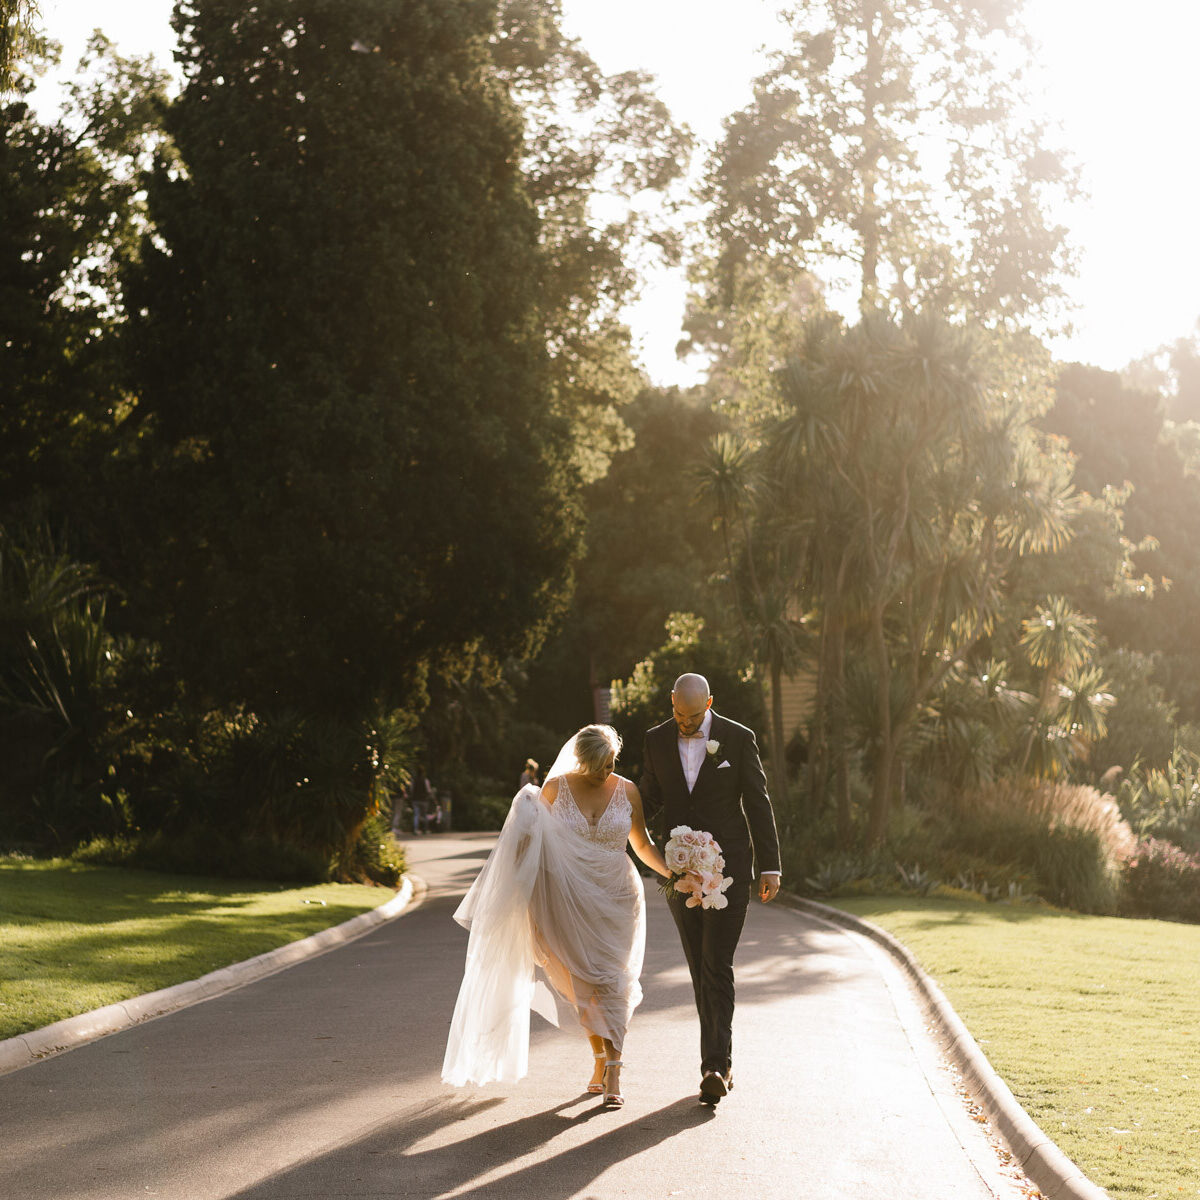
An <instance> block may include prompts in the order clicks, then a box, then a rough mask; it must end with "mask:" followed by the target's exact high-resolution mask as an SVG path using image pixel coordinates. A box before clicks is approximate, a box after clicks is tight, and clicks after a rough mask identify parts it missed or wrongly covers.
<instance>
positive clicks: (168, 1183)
mask: <svg viewBox="0 0 1200 1200" xmlns="http://www.w3.org/2000/svg"><path fill="white" fill-rule="evenodd" d="M490 844H491V839H490V838H489V837H488V836H487V835H480V834H475V835H471V834H467V835H462V836H454V835H445V836H431V837H425V838H421V839H419V840H416V841H410V842H409V851H410V862H411V863H412V865H413V869H414V870H415V871H416V872H417V873H418V874H419V875H421V876H422V877H423V878H424V879H426V880H427V881H428V883H429V890H428V892H427V893H426V894H425V895H424V897H423V899H422V900H421V901H420V903H419V904H417V905H416V907H414V908H412V909H410V911H409V912H408V913H407V914H405V915H404V916H403V917H401V918H400V919H398V920H396V921H394V922H392V923H391V924H389V925H386V926H383V927H381V928H380V929H378V930H377V931H375V932H373V933H371V934H369V935H368V936H366V937H364V938H362V939H361V940H359V941H357V942H354V943H352V944H351V945H349V946H346V947H344V948H342V949H339V950H336V951H333V952H331V953H329V954H326V955H323V956H322V957H320V958H316V959H314V960H312V961H310V962H307V963H303V964H301V965H299V966H296V967H292V968H290V969H289V970H286V971H283V972H281V973H280V974H278V975H274V976H271V977H270V978H267V979H264V980H261V981H260V982H258V983H256V984H253V985H251V986H249V987H246V988H244V989H242V990H240V991H237V992H233V993H230V994H228V995H226V996H222V997H219V998H217V999H214V1000H210V1001H207V1002H205V1003H203V1004H199V1005H196V1006H194V1007H192V1008H189V1009H185V1010H183V1011H181V1012H178V1013H175V1014H173V1015H171V1016H168V1017H164V1018H161V1019H159V1020H156V1021H151V1022H148V1023H147V1024H145V1025H142V1026H139V1027H137V1028H135V1029H131V1030H129V1031H127V1032H125V1033H121V1034H116V1035H114V1036H112V1037H108V1038H104V1039H103V1040H101V1041H98V1042H95V1043H92V1044H91V1045H88V1046H83V1047H80V1048H79V1049H77V1050H73V1051H71V1052H69V1053H67V1054H63V1055H60V1056H58V1057H57V1058H53V1059H48V1060H46V1061H44V1062H41V1063H38V1064H36V1065H35V1066H32V1067H28V1068H26V1069H24V1070H21V1071H18V1072H16V1073H14V1074H11V1075H7V1076H4V1077H0V1200H133V1198H138V1197H146V1196H161V1197H170V1198H172V1200H300V1198H314V1200H342V1198H347V1200H350V1198H352V1200H365V1198H368V1197H417V1198H420V1200H435V1198H436V1200H451V1198H454V1200H467V1198H468V1197H469V1198H472V1200H476V1198H478V1200H483V1198H485V1197H486V1198H488V1200H494V1198H508V1197H520V1198H526V1197H530V1198H532V1197H536V1198H538V1200H568V1198H574V1197H578V1198H588V1200H614V1198H616V1197H632V1198H637V1200H667V1198H670V1197H682V1198H684V1200H693V1198H694V1200H708V1198H710V1197H711V1198H714V1200H809V1198H811V1200H989V1198H993V1197H997V1196H999V1197H1003V1198H1005V1200H1007V1198H1009V1197H1014V1196H1017V1195H1020V1194H1021V1192H1020V1190H1019V1188H1018V1185H1017V1184H1015V1183H1014V1182H1013V1181H1011V1180H1010V1179H1008V1178H1007V1177H1006V1176H1005V1175H1004V1174H1003V1173H1002V1172H1001V1171H1000V1170H999V1169H998V1162H997V1160H996V1158H995V1155H994V1154H993V1152H992V1150H991V1148H990V1147H989V1146H988V1144H987V1142H986V1141H985V1139H984V1136H983V1133H982V1131H981V1129H980V1128H979V1126H977V1125H976V1124H975V1123H974V1122H972V1121H971V1120H970V1119H969V1118H968V1116H967V1114H966V1112H965V1109H964V1108H963V1106H962V1105H961V1103H960V1101H959V1099H958V1097H957V1096H956V1094H955V1092H954V1089H953V1085H952V1080H951V1077H950V1075H949V1073H948V1071H946V1070H945V1069H944V1068H943V1067H942V1066H941V1065H940V1061H939V1059H938V1057H937V1054H936V1051H935V1049H934V1048H933V1047H932V1044H931V1043H929V1041H928V1039H927V1038H926V1037H925V1036H923V1035H922V1032H921V1030H922V1022H921V1018H920V1015H919V1013H918V1012H917V1009H916V1006H915V1002H914V1001H913V1000H912V998H911V996H910V994H909V992H908V991H907V988H906V987H905V985H904V984H903V982H902V979H901V977H900V975H899V972H898V971H895V970H894V969H893V968H892V967H891V966H890V963H889V960H888V959H887V958H886V956H885V955H883V954H882V952H880V951H878V950H877V949H876V948H875V947H873V946H872V945H871V944H870V943H868V942H866V940H865V939H860V938H857V937H856V936H854V935H851V934H847V933H845V932H843V931H841V930H838V929H836V928H834V927H832V926H829V925H825V924H823V923H822V922H820V921H818V920H815V919H814V918H811V917H808V916H804V915H802V914H799V913H797V912H793V911H790V910H786V909H782V908H779V907H777V906H775V905H772V906H769V907H765V908H764V907H761V906H759V905H758V904H757V903H755V904H754V905H753V906H752V911H751V914H750V920H749V921H748V923H747V927H746V931H745V934H744V935H743V938H742V943H741V948H740V950H739V955H738V963H737V969H738V985H739V994H738V1011H737V1018H736V1024H735V1061H736V1069H735V1077H736V1082H737V1086H736V1088H735V1090H734V1091H733V1092H732V1094H731V1095H730V1096H729V1097H728V1098H727V1099H726V1100H725V1101H724V1102H723V1103H722V1104H721V1105H720V1106H719V1108H717V1109H716V1110H715V1111H713V1110H710V1109H708V1108H705V1107H703V1106H701V1105H698V1104H697V1103H696V1099H695V1095H696V1085H697V1082H698V1080H697V1071H696V1062H697V1057H698V1035H697V1030H696V1024H695V1014H694V1010H693V1008H692V1000H691V989H690V985H689V982H688V978H687V970H686V967H685V966H684V963H683V958H682V953H681V951H680V949H679V945H678V942H677V940H676V937H675V932H674V928H673V926H672V924H671V921H670V918H669V915H668V914H667V912H666V909H665V906H664V905H663V904H661V903H660V902H658V900H657V897H652V898H651V899H650V903H649V909H650V921H649V934H648V938H649V944H648V947H647V954H646V968H645V973H644V975H643V980H642V982H643V986H644V988H645V991H646V999H645V1001H644V1003H643V1005H642V1007H641V1008H640V1009H639V1010H638V1012H637V1013H636V1014H635V1016H634V1021H633V1025H632V1028H631V1030H630V1033H629V1036H628V1039H627V1042H626V1046H625V1061H626V1063H627V1064H628V1066H627V1068H626V1070H625V1072H624V1079H623V1084H624V1091H625V1095H626V1101H627V1102H626V1107H625V1108H624V1109H623V1110H619V1111H616V1112H609V1111H605V1110H602V1109H601V1108H599V1106H598V1104H597V1101H596V1098H595V1097H590V1096H587V1095H586V1094H585V1093H584V1091H583V1084H584V1083H585V1082H586V1080H587V1076H588V1074H589V1072H590V1067H591V1059H590V1051H589V1049H588V1047H587V1045H586V1043H584V1042H583V1041H582V1039H579V1040H576V1039H575V1038H572V1037H570V1036H567V1035H565V1034H562V1033H559V1032H558V1031H557V1030H553V1029H550V1028H549V1027H547V1026H542V1025H541V1022H540V1021H536V1023H537V1024H538V1026H539V1027H538V1028H537V1029H536V1030H535V1032H534V1036H533V1042H532V1047H531V1053H530V1073H529V1076H528V1077H527V1078H526V1079H524V1080H523V1081H522V1082H521V1083H519V1084H517V1085H515V1086H512V1087H496V1086H492V1087H488V1088H483V1089H463V1090H461V1091H456V1090H454V1089H452V1088H448V1087H445V1086H444V1085H443V1084H442V1083H441V1082H440V1079H439V1071H440V1066H441V1058H442V1051H443V1048H444V1040H445V1035H446V1030H447V1028H448V1025H449V1017H450V1012H451V1010H452V1008H453V1003H454V997H455V994H456V991H457V987H458V980H459V976H460V972H461V968H462V958H463V951H464V949H465V945H466V935H465V933H464V932H463V931H461V930H460V929H459V928H458V927H457V926H456V925H454V924H453V922H452V921H451V920H450V913H451V912H452V911H453V908H454V905H455V903H456V897H457V896H459V895H461V893H462V892H463V891H464V890H465V888H466V886H467V884H468V883H469V881H470V879H471V878H472V877H473V876H474V873H475V871H476V870H477V869H478V866H479V864H480V863H481V862H482V859H483V857H484V855H485V854H486V852H487V849H488V847H489V846H490ZM535 1020H536V1019H535Z"/></svg>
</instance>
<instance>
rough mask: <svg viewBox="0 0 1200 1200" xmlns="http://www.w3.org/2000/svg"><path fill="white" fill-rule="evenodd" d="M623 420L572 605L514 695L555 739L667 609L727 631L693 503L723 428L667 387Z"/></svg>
mask: <svg viewBox="0 0 1200 1200" xmlns="http://www.w3.org/2000/svg"><path fill="white" fill-rule="evenodd" d="M623 416H624V419H625V420H626V421H627V423H628V425H629V428H630V430H631V432H632V434H633V439H634V440H633V445H632V446H630V447H629V448H628V449H626V450H622V451H619V452H618V453H617V454H615V455H614V456H613V459H612V465H611V467H610V468H609V471H608V473H607V474H606V475H605V476H604V477H603V478H602V479H598V480H596V481H595V482H593V483H591V484H589V485H588V486H587V487H586V488H585V489H584V491H583V505H584V511H585V515H586V517H587V530H586V535H585V543H586V549H585V553H584V556H583V558H582V559H581V560H580V563H579V566H578V568H577V570H576V587H575V593H574V596H573V597H572V601H571V607H570V610H569V611H568V613H567V615H566V616H565V618H564V620H563V624H562V627H561V628H560V629H559V630H558V632H557V633H556V634H555V635H554V637H553V638H552V639H551V640H550V641H549V642H548V643H547V645H546V647H545V649H544V650H543V651H542V653H541V654H540V655H539V656H538V659H537V660H536V661H535V662H534V663H532V664H531V668H530V676H529V684H528V686H527V687H524V688H522V689H521V692H520V709H521V711H522V712H523V713H526V714H528V715H532V716H534V717H536V719H538V720H539V721H541V722H542V723H543V724H544V725H546V726H548V727H550V728H551V729H554V730H557V731H559V732H561V734H562V737H560V738H559V742H560V743H561V741H562V738H563V737H565V736H566V735H567V734H568V733H569V732H571V730H572V728H578V727H579V726H580V725H582V724H584V723H586V722H587V721H590V720H592V719H593V718H594V708H593V702H592V692H591V688H592V687H593V686H594V685H596V684H600V685H607V684H608V683H609V682H610V681H611V680H613V679H618V678H625V677H627V676H628V674H629V672H630V671H631V670H632V669H633V667H634V665H635V664H636V663H638V662H640V661H642V660H643V659H645V658H646V656H647V655H649V654H650V653H651V652H652V651H654V650H655V649H656V648H657V647H658V646H659V645H660V643H661V642H662V631H663V623H664V622H665V621H666V620H667V618H668V616H669V615H670V614H671V613H672V612H676V611H683V612H690V613H694V614H696V616H697V617H699V618H700V619H702V620H704V621H705V622H707V624H708V627H709V629H710V630H712V631H713V632H715V633H717V634H720V635H724V634H725V633H727V632H729V631H728V629H727V628H726V626H727V625H728V622H727V621H726V620H725V618H726V612H727V609H726V605H725V603H724V601H723V597H722V594H721V593H722V588H721V587H720V586H717V585H716V584H715V583H714V577H716V576H718V575H719V573H720V571H721V561H722V554H721V545H720V538H719V535H718V534H716V533H715V532H714V530H713V526H712V521H711V519H710V517H709V514H708V513H707V512H706V511H705V510H704V508H703V507H702V506H701V505H699V504H696V503H694V497H693V482H692V470H693V468H695V467H697V466H698V465H699V464H700V462H701V458H702V455H703V449H704V445H705V443H706V442H707V441H708V439H709V438H710V437H712V436H713V435H714V434H715V433H717V432H718V431H719V430H720V429H721V428H723V426H724V424H725V422H724V421H723V419H722V417H721V415H720V414H719V413H717V412H714V411H713V409H712V408H711V407H710V406H709V405H708V404H707V403H706V402H705V401H704V399H703V397H701V396H699V395H697V394H694V393H681V392H678V391H676V390H674V389H669V390H666V391H663V390H660V389H657V388H646V389H645V390H644V391H643V392H642V394H641V396H639V398H638V399H637V400H635V401H634V402H633V403H632V404H630V405H629V406H628V407H627V408H626V409H625V410H624V413H623ZM682 669H690V668H682ZM658 702H659V705H660V707H661V705H662V704H663V703H665V696H660V697H659V701H658ZM731 715H734V716H737V715H738V714H737V713H736V712H735V713H732V714H731ZM739 719H741V718H739Z"/></svg>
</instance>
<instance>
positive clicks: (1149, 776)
mask: <svg viewBox="0 0 1200 1200" xmlns="http://www.w3.org/2000/svg"><path fill="white" fill-rule="evenodd" d="M1116 802H1117V804H1119V805H1120V808H1121V811H1122V812H1123V813H1124V814H1125V817H1126V819H1127V820H1128V822H1129V824H1130V825H1131V826H1132V827H1133V828H1134V830H1136V832H1137V834H1138V835H1139V836H1140V837H1142V838H1162V839H1166V840H1167V841H1171V842H1174V843H1176V844H1177V845H1179V846H1182V847H1183V849H1185V850H1187V851H1188V852H1190V853H1193V854H1194V853H1200V754H1198V753H1196V751H1194V750H1191V749H1188V748H1186V747H1185V746H1182V745H1179V744H1177V745H1176V746H1175V749H1174V750H1173V751H1172V753H1171V756H1170V758H1169V760H1168V761H1167V764H1166V766H1165V767H1163V768H1162V769H1161V770H1160V769H1158V768H1150V769H1147V768H1145V767H1143V766H1141V765H1135V766H1134V768H1133V769H1132V770H1131V771H1130V772H1129V774H1128V775H1127V776H1126V777H1125V778H1124V779H1122V780H1121V783H1120V786H1119V787H1118V788H1117V799H1116Z"/></svg>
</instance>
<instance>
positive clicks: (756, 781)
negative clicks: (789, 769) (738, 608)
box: [641, 673, 780, 1105]
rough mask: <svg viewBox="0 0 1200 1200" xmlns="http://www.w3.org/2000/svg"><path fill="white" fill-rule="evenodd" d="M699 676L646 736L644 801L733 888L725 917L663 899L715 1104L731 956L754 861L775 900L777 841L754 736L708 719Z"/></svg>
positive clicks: (707, 1089) (763, 887) (708, 1093)
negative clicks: (690, 836)
mask: <svg viewBox="0 0 1200 1200" xmlns="http://www.w3.org/2000/svg"><path fill="white" fill-rule="evenodd" d="M712 702H713V701H712V694H711V693H710V691H709V687H708V680H707V679H705V678H704V676H703V675H694V674H690V673H689V674H687V675H681V676H680V677H679V678H678V679H677V680H676V681H675V687H674V688H673V689H672V691H671V711H672V717H671V720H669V721H664V722H663V723H662V724H661V725H656V726H655V727H654V728H653V729H651V730H650V731H649V732H648V733H647V734H646V741H645V746H644V748H643V755H642V761H643V763H644V764H645V766H644V774H643V776H642V782H641V789H642V799H643V801H644V803H645V805H646V815H647V818H648V819H651V820H653V821H654V822H655V824H656V826H657V828H658V829H659V831H660V833H663V834H664V835H669V834H670V831H671V830H672V829H674V828H675V827H676V826H678V825H688V826H690V827H691V828H692V829H700V830H704V831H705V832H706V833H711V834H712V835H713V837H715V838H716V839H717V842H718V844H719V845H720V847H721V853H722V854H723V855H724V858H725V874H726V875H729V876H732V878H733V883H732V884H731V886H730V887H729V890H728V891H727V892H726V893H725V895H726V897H727V898H728V900H729V904H728V907H726V908H723V909H700V908H688V907H687V898H686V897H685V896H679V895H675V896H672V897H671V899H670V900H668V902H667V903H668V904H669V905H670V906H671V915H672V916H673V917H674V918H675V925H676V927H677V928H678V929H679V938H680V941H681V942H682V943H683V953H684V956H685V957H686V958H687V964H688V969H689V970H690V971H691V973H692V988H693V990H694V992H695V995H696V1012H697V1014H698V1015H699V1017H700V1101H701V1103H704V1104H710V1105H712V1104H718V1103H719V1102H720V1101H721V1099H722V1097H724V1096H725V1095H727V1094H728V1092H729V1090H730V1088H732V1087H733V1062H732V1054H733V999H734V987H733V955H734V952H735V951H736V950H737V944H738V938H739V937H741V933H742V926H743V925H744V924H745V921H746V909H747V908H748V907H749V904H750V891H751V885H752V884H753V882H754V870H755V864H756V862H757V867H758V886H757V889H756V890H757V893H758V896H759V899H760V900H762V902H763V903H764V904H765V903H766V902H767V901H769V900H773V899H774V898H775V895H776V893H777V892H778V891H779V881H780V871H779V836H778V834H777V833H776V832H775V814H774V812H773V811H772V809H771V801H770V798H769V797H768V796H767V776H766V772H764V771H763V766H762V759H761V758H760V757H759V754H758V744H757V743H756V742H755V740H754V734H753V732H752V731H751V730H749V729H747V728H746V726H745V725H739V724H738V723H737V722H736V721H730V720H729V719H728V718H727V717H722V716H721V715H720V714H718V713H716V712H714V711H713V706H712Z"/></svg>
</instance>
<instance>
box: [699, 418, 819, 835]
mask: <svg viewBox="0 0 1200 1200" xmlns="http://www.w3.org/2000/svg"><path fill="white" fill-rule="evenodd" d="M697 478H698V479H699V488H698V494H699V496H700V498H701V499H703V500H706V501H707V502H708V504H709V505H710V506H711V507H712V508H713V509H714V510H715V512H716V524H717V526H718V527H719V529H720V530H721V537H722V543H723V545H724V547H725V560H726V579H727V581H728V583H729V588H730V590H729V597H730V600H731V602H732V603H731V609H732V612H733V613H734V615H735V617H736V620H737V624H738V630H739V632H740V634H741V639H740V642H741V646H742V648H743V650H744V652H745V653H746V654H747V655H748V656H749V658H750V660H751V661H752V662H754V663H755V665H756V666H757V667H758V670H759V678H760V680H761V681H762V682H763V683H765V684H767V685H768V686H769V689H770V697H771V725H770V729H771V736H770V739H769V741H768V746H767V748H768V753H769V758H770V762H771V791H772V794H773V795H774V797H775V799H776V802H777V803H778V804H779V806H780V808H781V810H782V811H783V812H785V813H786V812H790V810H791V797H790V795H789V789H788V778H787V756H786V750H787V735H786V733H785V731H784V725H783V679H784V676H785V675H786V674H790V673H791V672H792V671H794V670H795V668H796V667H797V665H798V664H799V661H800V648H801V639H802V634H803V627H802V623H801V622H800V621H799V620H798V619H797V618H796V617H795V616H794V615H793V614H792V612H791V606H792V598H793V596H794V594H795V592H796V589H797V582H798V581H797V579H796V575H797V574H798V572H799V567H798V562H799V561H800V559H801V558H802V556H801V555H797V554H796V553H795V547H794V546H793V545H792V544H791V543H792V540H793V539H791V538H789V536H788V535H789V533H791V532H792V530H791V528H790V523H789V522H788V520H787V519H786V518H785V519H784V520H782V521H780V520H777V519H773V517H774V515H775V513H776V512H777V509H776V506H775V504H774V502H773V501H774V495H773V493H772V492H771V491H769V490H768V488H767V487H766V481H765V480H764V479H763V478H762V477H761V475H760V473H759V471H758V470H757V464H756V463H755V461H754V455H753V450H752V447H751V446H750V444H749V443H747V442H746V441H745V440H744V439H741V438H738V437H736V436H734V435H732V434H729V433H722V434H718V435H717V436H716V437H715V438H713V439H712V441H711V442H710V443H709V446H708V450H707V453H706V456H705V459H704V462H703V463H702V465H701V467H700V468H699V470H698V471H697ZM735 531H736V532H735ZM735 544H736V545H737V546H738V547H739V553H736V554H735V552H734V546H735Z"/></svg>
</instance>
